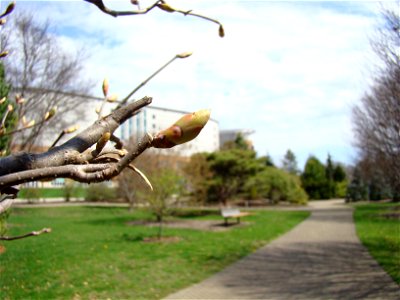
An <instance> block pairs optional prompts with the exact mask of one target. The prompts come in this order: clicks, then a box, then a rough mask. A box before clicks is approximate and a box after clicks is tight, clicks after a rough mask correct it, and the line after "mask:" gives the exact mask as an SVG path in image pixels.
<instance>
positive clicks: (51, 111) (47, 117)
mask: <svg viewBox="0 0 400 300" xmlns="http://www.w3.org/2000/svg"><path fill="white" fill-rule="evenodd" d="M56 112H57V107H53V108H52V109H50V110H49V111H48V112H47V113H46V114H45V116H44V120H45V121H48V120H50V119H51V118H52V117H54V115H55V114H56Z"/></svg>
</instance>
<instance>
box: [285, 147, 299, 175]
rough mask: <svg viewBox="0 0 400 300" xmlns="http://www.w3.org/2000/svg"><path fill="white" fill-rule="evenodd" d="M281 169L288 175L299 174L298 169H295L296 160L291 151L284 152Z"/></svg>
mask: <svg viewBox="0 0 400 300" xmlns="http://www.w3.org/2000/svg"><path fill="white" fill-rule="evenodd" d="M282 165H283V166H282V168H283V169H284V170H285V171H286V172H288V173H290V174H294V175H297V174H298V173H299V169H298V167H297V160H296V156H295V154H294V153H293V152H292V150H290V149H288V150H287V151H286V154H285V156H284V157H283V161H282Z"/></svg>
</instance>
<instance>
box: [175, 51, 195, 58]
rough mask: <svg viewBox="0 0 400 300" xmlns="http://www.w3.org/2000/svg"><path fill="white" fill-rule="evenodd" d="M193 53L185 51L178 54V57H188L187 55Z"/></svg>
mask: <svg viewBox="0 0 400 300" xmlns="http://www.w3.org/2000/svg"><path fill="white" fill-rule="evenodd" d="M192 54H193V52H183V53H180V54H177V55H176V57H178V58H186V57H189V56H191V55H192Z"/></svg>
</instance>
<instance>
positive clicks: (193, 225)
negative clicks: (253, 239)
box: [127, 220, 250, 231]
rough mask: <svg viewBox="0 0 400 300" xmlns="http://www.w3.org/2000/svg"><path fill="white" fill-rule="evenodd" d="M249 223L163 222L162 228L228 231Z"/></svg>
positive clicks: (145, 222)
mask: <svg viewBox="0 0 400 300" xmlns="http://www.w3.org/2000/svg"><path fill="white" fill-rule="evenodd" d="M127 224H128V225H130V226H135V225H141V226H149V227H158V226H159V223H158V222H152V221H141V220H140V221H132V222H128V223H127ZM249 224H250V223H249V222H241V223H239V224H238V223H236V221H231V222H230V223H229V224H228V226H226V225H225V223H224V222H223V221H222V222H221V221H218V220H201V221H199V220H174V221H169V220H168V221H164V222H163V226H164V227H169V228H183V229H195V230H204V231H228V230H231V229H232V228H238V227H244V226H247V225H249Z"/></svg>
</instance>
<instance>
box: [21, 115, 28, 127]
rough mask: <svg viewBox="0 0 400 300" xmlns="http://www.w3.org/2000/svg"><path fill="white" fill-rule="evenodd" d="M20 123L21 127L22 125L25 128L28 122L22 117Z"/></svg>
mask: <svg viewBox="0 0 400 300" xmlns="http://www.w3.org/2000/svg"><path fill="white" fill-rule="evenodd" d="M21 121H22V125H23V126H24V127H26V125H27V123H28V122H27V121H26V117H25V116H23V117H22V120H21Z"/></svg>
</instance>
